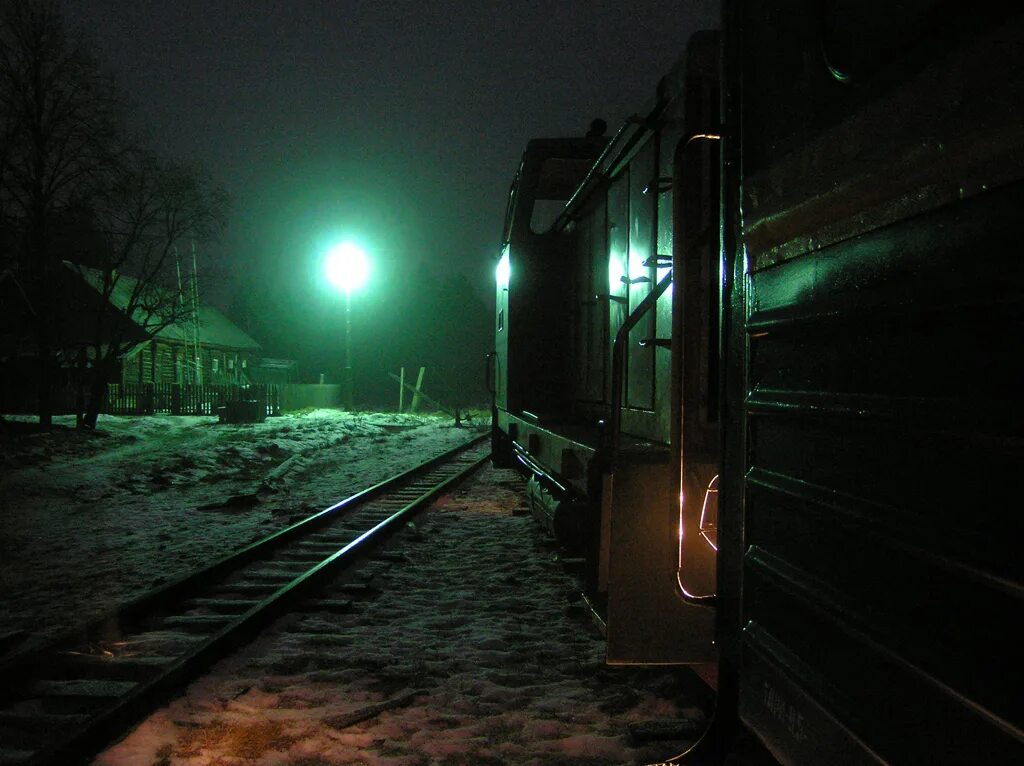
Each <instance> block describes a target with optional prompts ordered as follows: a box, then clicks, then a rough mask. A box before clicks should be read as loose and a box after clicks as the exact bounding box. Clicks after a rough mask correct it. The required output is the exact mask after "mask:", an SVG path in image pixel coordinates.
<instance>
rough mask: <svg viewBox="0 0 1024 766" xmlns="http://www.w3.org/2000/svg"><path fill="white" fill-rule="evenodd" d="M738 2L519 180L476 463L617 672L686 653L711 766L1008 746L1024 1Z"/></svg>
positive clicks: (532, 163)
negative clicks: (487, 457)
mask: <svg viewBox="0 0 1024 766" xmlns="http://www.w3.org/2000/svg"><path fill="white" fill-rule="evenodd" d="M870 6H871V4H860V3H846V2H841V1H839V0H832V1H827V2H820V1H815V2H812V1H811V0H800V1H799V2H796V1H795V2H792V3H786V4H783V5H782V6H774V7H770V6H769V5H767V4H761V3H742V2H738V0H727V2H725V3H724V4H723V13H722V25H721V27H722V28H721V30H718V31H708V32H701V33H698V34H697V35H695V36H694V37H692V38H691V39H690V40H689V41H688V43H687V46H686V50H685V52H684V55H683V56H682V57H681V58H680V60H679V63H678V64H677V65H676V67H675V68H674V69H673V70H672V71H671V72H670V73H669V74H668V75H666V77H664V78H663V79H662V80H661V82H660V83H659V84H658V87H657V90H656V98H655V102H654V104H653V106H652V107H651V108H650V109H649V110H647V111H645V112H644V114H643V115H641V116H638V117H635V118H632V119H630V120H628V121H627V122H626V124H625V125H624V126H623V127H622V128H621V129H620V130H619V131H618V132H617V133H616V134H615V135H614V136H613V137H612V138H610V139H606V138H604V137H601V136H593V135H590V136H586V137H581V138H563V139H538V140H533V141H530V142H529V143H528V144H527V147H526V151H525V152H524V154H523V158H522V162H521V164H520V167H519V169H518V172H517V174H516V176H515V180H514V182H513V185H512V189H511V192H510V197H509V206H508V212H507V215H506V220H505V227H504V236H503V248H502V252H501V256H500V260H499V261H498V266H497V273H496V283H497V284H496V304H495V350H494V352H493V353H492V354H491V355H490V356H489V359H488V382H489V385H490V389H491V392H492V439H493V445H492V446H493V460H494V462H495V464H496V465H503V466H512V465H515V466H518V467H519V468H521V469H522V470H523V471H525V472H526V473H527V475H528V476H529V477H530V478H529V482H528V493H529V497H530V504H531V507H532V508H533V509H534V511H535V514H536V515H537V517H538V519H539V520H541V522H542V523H544V524H545V525H546V526H547V527H549V528H550V529H551V531H552V532H553V533H555V534H556V535H558V536H559V537H560V538H561V539H563V540H564V541H565V542H566V544H567V545H571V546H573V547H575V548H576V549H578V550H579V551H580V554H581V556H582V558H583V559H584V560H585V562H586V564H585V567H586V569H585V597H586V599H587V603H588V604H589V605H590V606H591V608H592V610H593V612H594V614H595V615H596V616H597V617H598V618H599V619H600V620H601V622H602V624H603V626H604V629H605V632H606V636H607V660H608V662H609V663H612V664H693V665H695V666H697V667H699V668H703V669H704V670H706V669H707V668H709V667H711V668H713V669H714V672H711V673H703V675H705V677H707V678H708V679H709V681H710V682H711V683H712V684H713V685H714V686H715V688H716V690H717V708H716V712H715V717H714V720H713V723H712V724H711V727H710V729H709V730H708V731H707V732H706V733H705V735H704V736H703V737H702V738H701V739H700V741H698V742H697V743H696V745H695V746H694V747H693V748H692V749H691V750H690V751H689V752H688V753H686V754H682V755H680V756H679V757H678V758H676V759H673V760H674V761H678V762H683V763H717V762H721V761H722V759H723V758H724V757H725V755H726V753H727V752H728V750H729V747H730V741H731V739H732V737H733V736H734V734H735V732H736V730H737V727H738V726H739V725H740V724H741V723H742V725H745V726H746V727H748V728H749V729H750V730H751V731H753V732H754V733H755V734H756V735H757V737H758V738H759V739H760V740H761V741H762V742H763V743H764V744H765V745H766V747H767V748H768V749H769V750H770V751H771V753H772V754H773V755H774V756H775V757H776V758H777V759H778V760H779V761H780V762H783V763H794V764H839V763H844V764H845V763H850V764H860V763H908V764H922V763H928V764H980V763H984V764H1002V763H1007V764H1009V763H1021V762H1024V731H1022V729H1024V710H1022V706H1021V700H1022V699H1024V697H1022V695H1021V694H1020V691H1019V689H1020V684H1021V681H1022V680H1024V678H1022V674H1021V672H1020V655H1021V652H1020V648H1019V647H1020V645H1021V634H1020V631H1019V629H1018V628H1015V627H1014V625H1016V624H1017V620H1015V619H1014V616H1015V615H1016V616H1017V617H1018V618H1019V615H1020V614H1021V613H1022V610H1021V601H1022V595H1024V588H1022V577H1021V566H1020V563H1019V562H1020V559H1019V557H1018V556H1017V555H1015V549H1016V545H1015V543H1016V541H1017V539H1018V538H1019V533H1020V530H1021V525H1020V522H1019V513H1018V511H1017V510H1015V509H1017V508H1019V500H1017V498H1018V496H1019V492H1018V491H1017V483H1018V482H1017V480H1016V479H1014V477H1015V476H1017V475H1019V473H1020V469H1021V466H1022V465H1024V462H1022V459H1021V458H1022V456H1024V449H1022V435H1024V416H1022V414H1021V408H1020V407H1019V406H1017V405H1016V400H1017V396H1018V392H1019V390H1020V377H1019V373H1018V367H1019V365H1018V364H1017V363H1016V362H1017V356H1018V355H1019V353H1020V338H1021V337H1024V333H1022V330H1024V296H1022V292H1024V287H1022V286H1024V267H1022V265H1021V259H1020V258H1016V257H1014V256H1013V255H1012V253H1013V252H1014V251H1015V249H1017V241H1016V237H1015V236H1014V232H1015V219H1016V215H1017V214H1019V213H1018V211H1019V210H1021V209H1022V207H1024V120H1021V107H1022V105H1024V60H1022V59H1024V19H1022V14H1021V12H1020V11H1019V10H1016V9H1015V8H1013V7H1011V6H1007V8H1006V9H1000V10H995V9H986V10H985V11H984V12H980V11H978V10H977V9H975V8H971V9H965V8H964V7H963V6H962V5H958V4H951V3H947V2H937V1H935V0H931V1H929V0H918V1H917V2H914V3H905V4H897V5H896V6H893V7H887V8H886V9H885V11H884V12H879V11H878V10H877V9H876V8H873V7H870Z"/></svg>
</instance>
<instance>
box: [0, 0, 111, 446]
mask: <svg viewBox="0 0 1024 766" xmlns="http://www.w3.org/2000/svg"><path fill="white" fill-rule="evenodd" d="M0 110H2V111H0V130H2V140H3V145H2V147H0V216H2V225H3V228H4V230H5V233H6V235H7V237H6V239H7V240H8V244H7V249H8V252H7V253H5V256H6V257H5V260H6V261H7V263H6V264H5V267H6V269H7V270H8V271H9V272H10V273H11V274H12V275H13V278H14V279H16V280H17V282H18V283H19V285H20V287H21V288H22V291H23V293H24V294H25V295H26V296H27V298H28V302H29V310H30V311H31V313H32V317H33V326H34V328H35V336H36V345H37V352H38V358H39V361H40V367H39V371H40V376H39V381H38V386H39V420H40V423H41V424H42V425H43V426H49V424H50V420H51V416H52V400H51V386H52V381H53V377H54V372H55V368H56V364H57V356H56V355H57V352H58V350H59V339H58V338H57V337H56V335H57V331H58V328H59V327H60V325H61V321H60V320H61V311H62V305H61V302H60V301H59V300H56V299H55V297H54V289H53V288H54V285H55V283H56V282H57V281H58V280H59V279H60V276H61V275H60V270H61V269H62V265H61V256H60V254H59V253H58V252H56V251H55V248H54V247H53V243H52V232H53V227H54V224H55V221H56V220H57V219H58V218H59V216H60V215H61V214H62V212H63V211H65V210H67V209H68V208H70V207H71V206H74V205H76V204H80V203H81V202H82V201H83V200H86V199H88V198H90V197H91V196H92V195H93V193H94V192H95V189H96V188H97V186H98V185H101V184H102V183H104V181H105V176H106V175H107V173H108V172H109V170H110V169H111V163H112V161H113V160H114V159H116V157H117V155H118V153H119V136H120V131H119V124H120V120H119V114H120V100H119V98H118V94H117V91H116V89H115V88H114V86H113V84H112V82H111V80H110V78H109V77H108V76H106V75H105V74H104V73H103V72H102V71H101V69H100V67H99V65H98V64H97V62H96V60H95V59H94V58H93V57H92V56H91V55H90V54H89V52H88V51H87V50H86V48H85V47H84V46H83V45H82V43H81V42H80V41H78V40H76V39H73V38H72V37H71V36H69V35H68V34H67V32H66V31H65V27H64V23H63V19H62V18H61V15H60V11H59V8H58V6H57V4H56V3H55V2H53V1H52V0H0Z"/></svg>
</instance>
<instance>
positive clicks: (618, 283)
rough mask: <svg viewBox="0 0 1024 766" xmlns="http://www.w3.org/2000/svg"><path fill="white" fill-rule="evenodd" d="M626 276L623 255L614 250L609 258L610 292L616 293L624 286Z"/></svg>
mask: <svg viewBox="0 0 1024 766" xmlns="http://www.w3.org/2000/svg"><path fill="white" fill-rule="evenodd" d="M624 276H626V271H625V269H623V268H622V257H621V256H620V255H618V254H617V253H614V252H613V253H612V256H611V258H609V259H608V292H610V293H612V294H613V295H614V294H616V293H617V291H618V290H620V289H621V288H622V278H623V277H624Z"/></svg>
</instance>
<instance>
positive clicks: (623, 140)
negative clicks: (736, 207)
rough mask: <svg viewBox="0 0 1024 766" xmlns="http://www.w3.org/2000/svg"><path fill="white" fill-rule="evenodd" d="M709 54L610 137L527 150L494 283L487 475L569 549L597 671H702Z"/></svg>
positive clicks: (707, 481)
mask: <svg viewBox="0 0 1024 766" xmlns="http://www.w3.org/2000/svg"><path fill="white" fill-rule="evenodd" d="M719 47H720V46H719V40H718V37H717V34H716V33H714V32H706V33H700V34H698V35H697V36H695V37H694V38H693V39H692V40H691V41H690V43H689V45H688V49H687V52H686V54H685V55H684V57H683V58H681V59H680V62H679V64H678V65H677V67H676V68H675V69H674V70H673V72H672V73H670V75H669V76H668V77H666V78H665V79H664V80H663V81H662V83H661V85H660V86H659V88H658V94H657V100H656V103H655V105H654V107H653V108H652V109H651V111H650V112H648V113H647V114H646V115H645V116H643V117H635V118H632V119H631V120H629V121H627V123H626V124H625V125H624V126H623V127H622V128H621V129H620V130H619V132H618V133H617V134H616V135H615V136H614V137H612V138H610V139H603V138H602V139H598V138H577V139H538V140H533V141H531V142H530V143H529V144H528V146H527V150H526V152H525V154H524V155H523V161H522V164H521V166H520V169H519V173H518V174H517V176H516V179H515V181H514V183H513V186H512V192H511V194H510V201H509V208H508V215H507V218H506V226H505V236H504V242H505V245H504V250H503V252H502V255H501V259H500V261H499V263H498V267H497V274H496V277H497V291H496V303H495V338H496V341H495V353H494V355H493V360H492V361H491V362H489V364H490V365H491V366H490V368H489V374H491V375H493V376H494V384H493V389H492V390H493V394H494V434H495V456H496V462H497V463H502V462H504V463H505V464H511V463H512V462H519V463H520V464H521V465H522V466H523V467H525V468H526V469H527V470H528V471H529V472H530V473H532V474H533V476H534V478H533V481H532V482H531V484H530V493H531V504H532V505H533V507H534V508H535V509H536V514H537V515H538V517H539V518H540V519H541V520H542V522H543V523H545V524H546V525H547V526H549V527H550V528H551V529H552V531H554V532H556V533H562V537H563V538H570V539H575V541H576V542H577V543H578V544H579V545H580V547H581V549H582V552H583V554H584V555H585V557H586V559H587V562H588V569H587V580H588V583H587V591H588V595H589V596H591V597H592V600H591V603H592V604H593V605H594V606H595V610H596V611H597V612H599V613H600V614H601V616H602V617H603V618H604V619H606V624H607V639H608V652H607V659H608V661H609V662H611V663H659V664H661V663H680V662H707V661H709V660H711V659H713V657H714V647H713V641H712V638H713V637H712V633H713V627H714V611H713V608H712V607H711V606H710V605H709V602H710V601H711V600H712V598H713V592H714V587H715V584H714V572H715V565H714V548H713V545H714V542H715V540H714V530H713V515H714V504H713V500H714V480H715V477H716V475H717V473H718V439H717V434H718V424H717V422H716V416H717V406H716V396H717V391H718V384H717V377H716V376H717V364H716V362H717V346H718V342H717V317H718V287H717V286H718V273H719V268H718V247H717V242H718V230H719V224H718V202H717V201H718V196H719V193H718V186H717V175H718V174H717V170H716V169H717V166H718V159H717V156H718V155H717V144H716V143H715V141H716V139H717V135H714V134H713V129H714V127H715V126H716V125H717V121H718V93H719V86H718V69H719V68H718V52H719ZM707 498H710V501H711V502H710V504H709V502H706V500H707ZM702 512H703V513H702ZM702 519H704V520H705V522H706V523H705V525H704V528H703V530H702V527H701V521H702ZM702 532H703V534H702Z"/></svg>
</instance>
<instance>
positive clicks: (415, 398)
mask: <svg viewBox="0 0 1024 766" xmlns="http://www.w3.org/2000/svg"><path fill="white" fill-rule="evenodd" d="M426 374H427V368H426V367H420V374H419V375H417V376H416V391H415V392H414V393H413V395H412V404H410V405H409V412H416V408H417V407H419V406H420V391H421V390H422V389H423V376H424V375H426Z"/></svg>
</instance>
